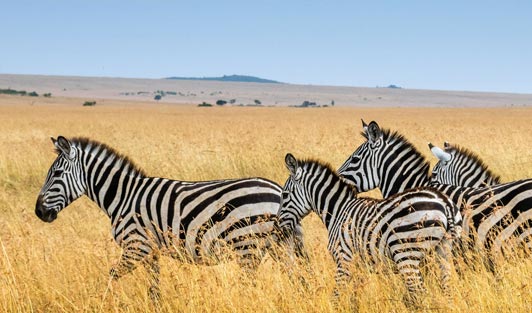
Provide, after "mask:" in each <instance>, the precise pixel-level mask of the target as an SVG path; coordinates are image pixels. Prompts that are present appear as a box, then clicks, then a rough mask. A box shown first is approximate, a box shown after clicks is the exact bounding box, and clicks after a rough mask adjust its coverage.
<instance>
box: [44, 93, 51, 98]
mask: <svg viewBox="0 0 532 313" xmlns="http://www.w3.org/2000/svg"><path fill="white" fill-rule="evenodd" d="M51 96H52V94H51V93H50V92H47V93H45V94H43V97H45V98H50V97H51Z"/></svg>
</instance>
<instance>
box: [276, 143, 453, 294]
mask: <svg viewBox="0 0 532 313" xmlns="http://www.w3.org/2000/svg"><path fill="white" fill-rule="evenodd" d="M285 163H286V167H287V168H288V170H289V172H290V176H289V178H288V180H287V181H286V183H285V185H284V187H283V193H282V201H281V208H280V210H279V214H278V215H279V225H280V229H281V230H282V231H283V233H285V234H291V233H292V232H293V231H294V229H295V228H296V226H297V225H299V223H300V222H301V219H303V218H304V217H305V216H307V215H308V214H309V213H310V212H312V211H313V212H315V213H316V214H317V215H318V216H319V217H320V218H321V220H322V221H323V223H324V225H325V227H326V228H327V231H328V245H327V249H328V250H329V252H330V253H331V254H332V257H333V259H334V261H335V262H336V275H335V279H336V287H335V290H334V296H335V299H336V297H337V296H338V294H339V289H338V287H339V286H342V285H345V284H346V283H347V282H348V280H349V278H350V276H351V271H350V269H349V266H348V265H349V263H351V262H353V261H354V259H355V257H361V259H362V260H363V261H365V262H366V263H370V264H378V263H382V262H383V261H384V260H386V259H387V258H389V259H391V260H392V261H393V262H394V263H395V265H396V268H397V270H398V271H399V273H400V274H402V276H403V278H404V280H405V283H406V286H407V289H408V291H409V295H410V296H414V297H415V296H416V295H417V294H418V293H419V292H423V291H425V288H424V283H423V277H422V275H421V272H420V268H419V265H420V262H421V261H423V260H424V259H425V257H426V255H427V254H428V253H429V252H430V251H433V250H435V251H436V252H437V256H438V259H439V260H440V268H441V271H442V277H441V279H442V287H443V288H444V290H447V291H448V280H449V276H450V270H451V268H450V263H449V253H450V252H451V249H452V242H453V238H456V237H458V236H459V226H457V225H459V224H460V223H461V220H460V218H461V217H460V215H459V214H458V220H456V216H455V215H454V210H455V208H454V204H453V203H452V202H450V200H449V199H448V198H447V197H446V196H444V195H442V194H441V193H440V192H438V191H437V190H435V189H431V188H424V189H419V190H410V191H407V192H404V193H401V194H398V195H395V196H392V197H390V198H388V199H385V200H382V201H379V200H375V199H370V198H357V195H356V191H355V190H354V189H353V187H352V185H350V184H348V183H347V182H346V181H345V180H344V179H343V178H341V177H340V176H339V175H338V174H337V173H336V172H335V171H334V170H333V169H332V168H331V167H330V165H328V164H324V163H322V162H320V161H316V160H296V158H295V157H294V156H293V155H292V154H290V153H289V154H287V155H286V157H285Z"/></svg>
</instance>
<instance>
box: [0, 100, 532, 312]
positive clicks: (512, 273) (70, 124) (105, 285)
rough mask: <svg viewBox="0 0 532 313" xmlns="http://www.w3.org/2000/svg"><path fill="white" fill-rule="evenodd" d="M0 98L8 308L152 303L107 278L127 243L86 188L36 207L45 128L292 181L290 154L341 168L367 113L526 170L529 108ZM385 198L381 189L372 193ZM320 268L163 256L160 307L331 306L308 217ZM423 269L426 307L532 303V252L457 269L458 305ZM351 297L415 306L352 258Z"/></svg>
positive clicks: (161, 163)
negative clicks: (50, 218) (488, 267)
mask: <svg viewBox="0 0 532 313" xmlns="http://www.w3.org/2000/svg"><path fill="white" fill-rule="evenodd" d="M27 101H29V100H25V99H22V100H21V98H16V97H1V98H0V286H1V287H0V288H1V289H0V311H3V312H31V311H36V312H49V311H54V312H73V311H74V312H77V311H89V312H95V311H103V312H133V311H151V310H153V307H152V304H151V301H150V300H149V298H148V295H147V292H146V289H147V286H148V283H147V275H146V272H145V271H144V269H142V268H140V269H138V270H136V271H135V272H133V273H132V274H131V275H128V276H125V277H124V278H122V279H121V280H120V281H118V282H117V283H115V284H113V285H111V287H112V288H109V286H110V285H109V279H108V277H109V276H108V272H109V269H110V267H111V266H112V265H113V264H114V263H115V262H116V261H117V260H118V257H119V255H120V250H119V248H118V246H117V245H116V244H115V243H114V241H113V239H112V237H111V235H110V224H109V220H108V218H107V217H106V216H105V215H104V214H103V213H102V212H101V210H99V209H98V208H97V207H96V206H95V205H94V204H93V203H91V202H90V201H89V200H87V199H86V198H82V199H80V200H78V201H76V202H74V203H73V204H72V205H71V206H70V207H68V208H67V209H65V210H64V211H62V212H61V213H60V214H59V218H58V219H57V220H56V221H55V222H54V223H51V224H45V223H43V222H41V221H40V220H39V219H38V218H37V217H36V216H35V215H34V212H33V211H34V204H35V200H36V196H37V193H38V191H39V189H40V188H41V185H42V183H43V181H44V178H45V175H46V172H47V170H48V168H49V166H50V164H51V163H52V162H53V160H54V157H55V155H54V153H53V152H52V144H51V142H50V140H49V137H50V136H54V137H55V136H57V135H64V136H87V137H90V138H93V139H96V140H100V141H103V142H105V143H107V144H109V145H111V146H113V147H115V148H116V149H117V150H119V151H120V152H122V153H124V154H127V155H129V156H130V157H131V159H133V160H134V161H135V162H136V163H137V164H138V165H139V166H141V167H142V168H144V169H145V170H146V172H147V173H148V174H150V175H153V176H163V177H171V178H174V179H180V180H208V179H218V178H231V177H249V176H262V177H266V178H270V179H272V180H275V181H277V182H279V183H280V184H282V183H284V181H285V179H286V178H287V176H288V174H287V171H286V170H285V168H284V161H283V160H284V155H285V154H286V153H287V152H291V153H293V154H294V155H295V156H296V157H319V158H320V159H323V160H327V161H329V162H330V163H331V164H332V165H333V166H334V167H338V166H339V165H340V164H341V163H342V162H343V161H344V160H345V159H346V158H347V156H348V155H349V154H350V153H352V152H353V150H354V148H355V147H356V146H358V145H359V144H360V143H361V142H362V137H361V136H360V135H359V134H358V133H359V131H360V129H361V126H360V125H361V123H360V118H364V119H365V120H366V121H370V120H372V119H375V120H377V121H378V122H379V124H380V125H381V126H383V127H387V128H392V129H397V130H400V131H401V132H402V133H403V134H404V135H405V136H407V138H409V139H410V140H411V141H412V142H413V143H414V145H416V146H417V147H418V148H419V149H420V150H421V151H422V152H424V153H425V154H426V155H427V157H429V158H430V159H431V161H432V162H434V161H435V160H433V158H431V157H430V155H429V150H428V148H426V144H427V142H428V141H432V142H433V143H436V144H441V143H442V142H443V141H444V140H447V141H450V142H452V143H458V144H462V145H464V146H467V147H469V148H471V149H472V150H474V151H476V152H478V153H479V154H480V155H481V156H482V157H483V159H484V160H485V161H486V163H487V164H489V165H490V166H491V168H492V169H493V170H494V172H496V173H498V174H501V176H502V178H503V180H504V181H508V180H514V179H518V178H522V177H532V152H531V151H532V150H531V147H532V142H531V139H532V138H531V137H532V136H531V131H532V123H531V122H530V121H531V120H532V108H511V109H510V108H507V109H502V108H501V109H416V108H412V109H405V108H401V109H399V108H389V109H371V108H365V109H360V108H327V109H306V110H302V109H293V108H236V107H235V108H232V107H227V108H196V107H182V106H162V105H154V104H149V105H148V104H146V105H138V104H126V103H121V102H118V101H104V102H103V104H102V103H101V101H99V103H100V104H99V105H97V106H96V107H81V103H82V101H81V100H79V99H78V100H74V99H53V98H52V99H49V100H39V102H37V103H33V105H30V104H31V103H29V102H27ZM371 195H374V196H378V193H375V192H374V193H371ZM304 227H305V230H306V244H307V248H308V249H309V250H310V253H311V266H312V268H313V274H308V273H307V274H305V275H306V280H307V283H308V286H306V287H304V286H302V285H301V284H298V283H294V282H292V281H291V280H290V279H289V278H288V277H287V275H286V273H285V271H284V269H283V266H282V265H280V264H277V263H275V262H273V261H272V260H271V259H265V260H264V262H263V264H262V265H261V267H260V268H259V271H258V273H257V278H256V279H255V280H254V281H250V280H249V279H248V278H246V277H243V276H242V271H241V270H240V269H239V268H238V267H237V266H236V265H235V264H234V263H232V262H228V263H224V264H221V265H218V266H213V267H204V266H195V265H189V264H180V263H178V262H176V261H174V260H172V259H168V258H163V261H162V276H161V289H162V294H163V300H162V309H163V311H168V312H181V311H182V312H234V311H244V312H250V311H252V312H324V311H325V312H327V311H332V310H333V308H332V307H331V304H330V301H329V300H330V295H331V291H332V288H333V287H334V278H333V276H334V268H335V266H334V263H333V262H332V260H331V258H330V256H329V254H328V252H327V250H326V234H325V231H324V229H323V226H322V225H321V222H320V221H319V220H318V219H317V218H316V217H314V216H311V217H309V218H308V219H306V220H305V221H304ZM436 272H437V271H432V270H430V268H429V270H428V271H427V277H428V279H427V280H428V281H427V285H428V288H429V293H428V295H427V297H426V298H425V299H423V301H422V303H421V304H420V307H419V309H421V310H426V311H447V310H450V311H453V312H463V311H471V310H475V311H478V312H494V311H507V312H529V311H530V310H531V308H532V291H531V286H530V282H531V278H532V261H531V260H530V258H524V259H523V258H518V259H515V260H509V261H504V271H503V273H502V276H501V278H500V280H497V279H495V278H494V277H493V276H492V275H491V274H490V273H487V272H486V271H485V270H483V269H482V268H480V269H479V270H477V271H473V270H466V271H465V273H464V274H463V277H457V276H454V277H453V278H452V286H453V289H452V299H451V300H450V304H449V303H448V300H447V299H446V298H445V297H444V296H443V294H442V293H441V290H440V289H439V287H438V279H437V274H436ZM356 281H357V282H359V284H357V285H356V286H355V285H353V286H351V287H350V289H349V290H347V291H346V292H345V293H344V295H343V297H342V298H341V299H340V306H339V307H338V310H339V311H348V310H349V298H350V297H353V298H355V299H356V300H357V301H359V306H360V307H359V308H360V309H361V311H364V312H387V311H390V312H407V311H409V310H411V309H412V308H407V307H405V305H404V304H403V302H402V299H403V296H404V295H405V290H404V287H403V282H402V281H401V279H400V277H398V276H397V275H394V274H393V273H388V272H386V271H384V272H375V271H369V270H368V269H366V268H365V267H357V269H356Z"/></svg>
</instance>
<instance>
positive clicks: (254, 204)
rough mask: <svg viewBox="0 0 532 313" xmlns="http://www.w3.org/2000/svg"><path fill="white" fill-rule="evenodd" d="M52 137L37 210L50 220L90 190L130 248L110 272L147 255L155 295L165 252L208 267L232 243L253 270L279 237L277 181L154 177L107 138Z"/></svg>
mask: <svg viewBox="0 0 532 313" xmlns="http://www.w3.org/2000/svg"><path fill="white" fill-rule="evenodd" d="M52 142H53V144H54V146H55V148H56V152H57V154H58V155H57V158H56V160H55V161H54V163H53V164H52V166H51V167H50V169H49V171H48V175H47V177H46V181H45V183H44V186H43V187H42V189H41V191H40V193H39V196H38V198H37V203H36V205H35V213H36V215H37V216H38V217H39V218H40V219H41V220H43V221H45V222H52V221H54V220H55V219H56V218H57V214H58V213H59V211H61V210H62V209H64V208H65V207H66V206H68V205H69V204H70V203H71V202H72V201H74V200H76V199H77V198H79V197H81V196H82V195H84V194H85V195H87V196H88V197H89V198H90V199H91V200H92V201H94V202H95V203H96V204H97V205H98V206H99V207H100V208H101V209H102V210H103V211H104V212H105V213H106V214H107V215H108V216H109V217H110V219H111V229H112V235H113V237H114V239H115V241H116V242H117V243H118V244H119V245H120V246H121V247H122V248H123V250H124V252H123V254H122V256H121V259H120V261H119V262H118V264H117V265H116V266H114V267H113V268H112V269H111V271H110V274H111V276H112V278H114V279H118V278H119V277H120V276H122V275H124V274H126V273H128V272H130V271H132V270H133V269H134V268H135V267H136V266H137V265H138V264H139V263H140V262H141V261H142V262H143V263H144V265H145V266H146V267H147V269H148V272H149V273H150V278H151V286H150V289H149V290H150V296H151V297H152V299H153V300H157V299H158V298H159V296H160V293H159V288H158V282H159V263H158V259H159V255H160V252H165V253H168V254H170V255H171V256H172V257H175V258H179V259H181V260H182V261H188V262H193V263H197V264H206V265H209V264H216V263H218V262H219V261H221V260H222V259H226V258H227V255H225V254H224V252H227V251H226V248H227V246H229V247H230V248H232V249H233V250H234V251H235V252H236V254H237V256H238V259H237V261H238V262H239V263H240V264H241V265H242V266H245V267H246V268H249V269H254V268H255V267H256V266H257V265H258V264H259V263H260V260H261V258H262V256H263V255H264V252H265V251H266V249H268V248H274V247H273V244H274V242H277V241H278V239H279V237H278V234H279V233H278V232H276V231H275V229H274V225H275V222H276V219H277V215H276V214H277V212H278V210H279V203H280V200H281V198H280V195H281V188H280V186H279V185H277V184H276V183H274V182H271V181H269V180H266V179H262V178H249V179H232V180H218V181H205V182H183V181H177V180H170V179H166V178H159V177H148V176H146V174H145V173H144V172H143V171H142V170H141V169H140V168H139V167H137V166H136V165H134V164H133V163H132V162H131V161H130V160H129V158H127V157H125V156H123V155H121V154H119V153H118V152H116V151H115V150H114V149H113V148H111V147H109V146H107V145H105V144H103V143H100V142H97V141H94V140H89V139H87V138H74V139H71V140H68V139H66V138H64V137H62V136H59V137H58V138H57V140H56V139H54V138H52ZM297 229H298V232H297V234H296V237H297V238H296V239H297V240H296V243H298V244H297V245H296V246H297V248H298V250H297V251H296V254H297V255H299V256H304V255H305V254H304V252H303V248H302V245H301V244H302V237H301V236H302V234H301V232H300V231H301V229H300V227H299V226H298V228H297ZM272 250H273V249H270V250H269V251H270V252H271V251H272ZM272 255H274V256H275V254H274V253H272Z"/></svg>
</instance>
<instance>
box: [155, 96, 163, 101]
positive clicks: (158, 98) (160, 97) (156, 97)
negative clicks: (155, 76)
mask: <svg viewBox="0 0 532 313" xmlns="http://www.w3.org/2000/svg"><path fill="white" fill-rule="evenodd" d="M162 97H163V96H161V95H155V97H154V98H153V99H154V100H155V101H159V100H161V99H162Z"/></svg>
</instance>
